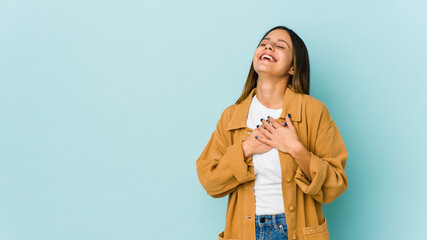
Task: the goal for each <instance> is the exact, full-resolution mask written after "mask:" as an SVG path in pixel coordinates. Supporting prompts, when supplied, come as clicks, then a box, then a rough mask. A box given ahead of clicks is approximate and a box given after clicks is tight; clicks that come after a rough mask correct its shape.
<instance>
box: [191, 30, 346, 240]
mask: <svg viewBox="0 0 427 240" xmlns="http://www.w3.org/2000/svg"><path fill="white" fill-rule="evenodd" d="M309 88H310V67H309V59H308V53H307V49H306V46H305V44H304V42H303V41H302V40H301V38H300V37H299V36H298V35H297V34H296V33H295V32H294V31H292V30H291V29H289V28H286V27H284V26H277V27H274V28H272V29H271V30H269V31H268V32H267V33H266V34H265V35H264V36H263V38H262V39H261V42H260V43H259V45H258V47H257V49H256V50H255V54H254V58H253V61H252V64H251V68H250V71H249V75H248V78H247V80H246V83H245V86H244V89H243V93H242V95H241V96H240V98H239V99H238V100H237V102H236V103H235V104H233V105H231V106H229V107H227V108H226V109H225V110H224V111H223V113H222V114H221V117H220V119H219V121H218V123H217V126H216V129H215V131H214V132H213V133H212V136H211V138H210V140H209V142H208V143H207V145H206V147H205V148H204V150H203V152H202V154H201V155H200V157H199V158H198V159H197V161H196V166H197V175H198V178H199V181H200V183H201V185H202V186H203V188H204V189H205V190H206V192H207V193H208V194H209V195H210V196H212V197H214V198H221V197H224V196H227V195H229V198H228V205H227V213H226V220H225V229H224V231H222V232H221V233H220V234H219V236H218V239H228V240H233V239H234V240H236V239H241V240H256V239H293V240H295V239H320V240H323V239H329V232H328V227H327V224H326V218H324V216H323V211H322V204H327V203H329V202H332V201H333V200H335V199H336V198H337V197H338V196H339V195H341V194H342V193H343V192H344V191H345V190H346V189H347V186H348V181H347V176H346V173H345V172H344V168H345V164H346V161H347V157H348V155H347V150H346V148H345V145H344V142H343V140H342V138H341V135H340V133H339V131H338V128H337V126H336V124H335V122H334V121H333V120H332V118H331V115H330V114H329V111H328V109H327V108H326V106H325V105H324V104H323V103H322V102H321V101H320V100H317V99H315V98H313V97H312V96H310V95H309Z"/></svg>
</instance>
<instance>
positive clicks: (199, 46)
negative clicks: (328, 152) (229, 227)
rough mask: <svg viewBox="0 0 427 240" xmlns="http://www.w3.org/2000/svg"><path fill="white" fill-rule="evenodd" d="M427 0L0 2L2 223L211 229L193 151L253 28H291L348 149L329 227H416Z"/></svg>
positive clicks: (159, 232) (242, 71)
mask: <svg viewBox="0 0 427 240" xmlns="http://www.w3.org/2000/svg"><path fill="white" fill-rule="evenodd" d="M425 9H426V4H425V3H423V1H403V0H401V1H390V0H389V1H366V0H362V1H352V2H350V1H338V0H336V1H292V2H291V1H265V2H262V1H156V2H154V1H128V0H126V1H112V0H111V1H81V0H75V1H19V0H14V1H9V0H3V1H1V2H0V136H1V137H0V239H5V240H24V239H25V240H28V239H43V240H51V239H52V240H53V239H63V240H68V239H88V240H89V239H91V240H94V239H129V240H133V239H195V240H199V239H217V235H218V233H219V232H221V231H222V230H223V228H224V224H225V211H226V205H227V197H225V198H221V199H214V198H211V197H210V196H208V195H207V194H206V192H205V191H204V189H203V188H202V187H201V185H200V183H199V182H198V178H197V173H196V164H195V162H196V159H197V158H198V156H199V155H200V154H201V152H202V150H203V148H204V146H205V145H206V143H207V141H208V140H209V138H210V135H211V133H212V131H213V130H214V129H215V126H216V122H217V121H218V119H219V117H220V114H221V113H222V111H223V110H224V109H225V108H226V107H228V106H229V105H231V104H233V103H234V102H235V101H236V100H237V98H238V97H239V96H240V93H241V91H242V88H243V84H244V82H245V80H246V77H247V74H248V71H249V67H250V63H251V61H252V57H253V54H254V51H255V48H256V45H257V44H258V42H259V41H260V39H261V37H262V36H263V34H264V33H265V32H266V31H267V30H269V29H270V28H272V27H274V26H276V25H285V26H288V27H290V28H292V29H294V30H295V31H296V32H297V33H298V34H299V35H300V36H301V38H302V39H303V40H304V41H305V43H306V45H307V47H308V49H309V54H310V63H311V70H312V71H311V74H312V75H311V76H312V78H311V95H312V96H313V97H315V98H317V99H319V100H321V101H322V102H324V103H325V104H326V106H327V107H328V109H329V110H330V112H331V115H332V117H333V119H334V120H335V122H336V123H337V125H338V127H339V129H340V132H341V134H342V137H343V138H344V142H345V144H346V147H347V150H348V152H349V158H348V161H347V165H346V172H347V174H348V179H349V188H348V190H347V191H346V192H345V193H344V194H343V195H341V196H340V197H339V198H338V199H337V200H335V201H334V202H332V203H330V204H328V205H325V206H324V213H325V216H326V218H327V219H328V224H329V229H330V234H331V238H332V239H347V240H353V239H354V240H355V239H361V238H363V239H403V238H404V239H410V238H415V239H421V238H422V237H423V236H425V230H424V227H425V226H426V220H425V216H426V215H427V208H426V207H425V203H426V202H427V190H426V185H425V181H426V180H425V175H424V173H425V170H426V168H427V158H426V155H425V153H424V150H425V146H426V143H425V135H426V133H427V131H426V130H427V128H426V126H425V125H424V124H425V119H426V117H427V112H426V104H427V97H426V93H425V88H426V87H427V84H426V77H425V69H424V68H425V65H426V63H427V57H426V56H427V47H426V43H427V31H426V27H425V24H424V23H425V22H426V21H427V17H426V16H425Z"/></svg>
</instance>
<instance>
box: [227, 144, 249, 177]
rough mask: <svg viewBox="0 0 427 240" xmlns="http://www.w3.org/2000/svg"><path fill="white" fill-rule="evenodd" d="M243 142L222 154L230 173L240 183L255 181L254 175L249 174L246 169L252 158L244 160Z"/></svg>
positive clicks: (230, 147)
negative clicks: (226, 160)
mask: <svg viewBox="0 0 427 240" xmlns="http://www.w3.org/2000/svg"><path fill="white" fill-rule="evenodd" d="M243 141H244V140H242V141H239V142H236V143H235V144H233V145H231V146H229V147H228V149H227V151H226V153H225V154H224V158H225V159H228V164H229V166H230V169H231V171H232V172H233V174H234V176H235V177H236V179H237V181H238V182H240V183H245V182H247V181H250V180H253V179H255V174H253V173H251V172H250V171H249V169H248V168H249V166H248V163H249V161H251V160H252V156H249V157H248V158H245V155H244V153H243V146H242V142H243Z"/></svg>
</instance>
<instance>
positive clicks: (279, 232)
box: [255, 213, 288, 240]
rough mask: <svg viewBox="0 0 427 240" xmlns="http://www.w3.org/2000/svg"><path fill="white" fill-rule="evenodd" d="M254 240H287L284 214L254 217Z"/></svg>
mask: <svg viewBox="0 0 427 240" xmlns="http://www.w3.org/2000/svg"><path fill="white" fill-rule="evenodd" d="M255 224H256V226H255V229H256V240H288V225H287V224H286V218H285V213H281V214H274V215H255Z"/></svg>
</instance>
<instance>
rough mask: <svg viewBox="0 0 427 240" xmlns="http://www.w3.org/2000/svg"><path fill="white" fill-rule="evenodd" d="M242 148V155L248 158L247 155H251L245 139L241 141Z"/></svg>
mask: <svg viewBox="0 0 427 240" xmlns="http://www.w3.org/2000/svg"><path fill="white" fill-rule="evenodd" d="M242 148H243V155H244V156H245V158H248V157H249V156H251V155H252V154H251V152H250V150H249V148H248V144H247V142H246V141H243V142H242Z"/></svg>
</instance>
